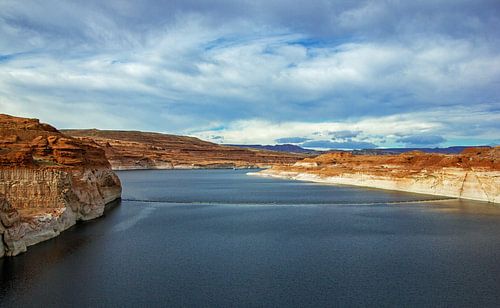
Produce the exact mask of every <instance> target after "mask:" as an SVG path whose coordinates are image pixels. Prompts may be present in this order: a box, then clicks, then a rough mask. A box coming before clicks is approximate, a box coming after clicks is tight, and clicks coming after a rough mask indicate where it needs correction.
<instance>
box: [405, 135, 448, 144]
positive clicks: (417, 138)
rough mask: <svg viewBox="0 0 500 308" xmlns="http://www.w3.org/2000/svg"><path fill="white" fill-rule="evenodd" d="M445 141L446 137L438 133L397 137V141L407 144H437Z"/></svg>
mask: <svg viewBox="0 0 500 308" xmlns="http://www.w3.org/2000/svg"><path fill="white" fill-rule="evenodd" d="M444 141H446V139H444V138H443V137H441V136H436V135H412V136H406V137H402V138H399V139H397V142H400V143H404V144H405V145H407V146H436V145H439V144H440V143H443V142H444Z"/></svg>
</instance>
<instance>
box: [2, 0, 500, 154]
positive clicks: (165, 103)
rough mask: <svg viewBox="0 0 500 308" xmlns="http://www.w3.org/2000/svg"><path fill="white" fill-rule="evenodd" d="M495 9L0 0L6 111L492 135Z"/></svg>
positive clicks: (350, 133) (182, 129) (256, 137)
mask: <svg viewBox="0 0 500 308" xmlns="http://www.w3.org/2000/svg"><path fill="white" fill-rule="evenodd" d="M499 16H500V6H499V5H498V3H496V2H495V1H486V0H485V1H474V2H470V1H455V2H454V3H453V7H451V5H450V4H449V3H447V2H440V3H435V2H434V1H418V2H415V3H413V2H412V3H409V2H400V1H394V2H387V1H358V2H349V1H347V2H346V1H321V0H318V1H315V0H312V1H306V2H296V3H293V4H290V2H289V1H285V0H278V1H272V2H269V1H260V0H257V1H233V0H231V1H229V0H217V1H211V2H210V4H208V3H206V4H205V3H200V2H199V1H194V0H186V1H181V2H175V3H173V2H170V1H151V2H149V1H141V2H135V1H106V2H105V3H103V2H101V1H72V2H60V1H44V3H43V4H41V3H39V2H36V1H23V2H22V3H21V2H19V1H2V2H1V3H0V109H1V111H2V112H7V113H13V114H17V115H21V116H31V117H39V118H42V119H43V120H44V121H48V122H51V123H53V124H54V125H56V126H59V127H99V128H119V129H142V130H153V131H163V132H171V133H179V134H192V135H197V136H205V138H210V136H211V135H212V136H214V135H217V136H222V137H224V141H227V142H231V143H243V142H247V141H248V142H251V143H273V142H275V141H276V142H279V141H278V139H281V138H292V137H295V136H301V138H309V139H312V140H310V141H317V140H324V139H325V138H327V137H328V136H330V137H333V138H335V141H350V140H347V139H352V141H356V142H368V143H373V144H384V145H401V144H402V143H401V142H399V141H398V138H400V137H398V136H397V135H396V134H403V136H409V135H410V134H412V133H413V134H430V135H439V136H443V138H445V139H446V141H445V142H444V144H446V142H448V143H450V142H451V143H453V142H461V143H463V142H464V141H467V142H483V141H484V140H485V141H486V142H487V143H488V140H490V141H489V142H491V140H493V139H495V138H496V136H498V134H499V130H500V128H499V126H498V123H499V122H498V121H497V120H498V118H499V109H498V104H499V101H498V100H499V97H500V88H499V87H498V86H497V85H498V84H499V83H500V56H499V54H500V53H499V50H500V35H499V34H500V33H499V31H498V29H500V17H499ZM384 121H389V122H384ZM390 121H394V122H390ZM403 122H404V123H406V124H408V125H409V127H411V128H413V129H415V130H414V131H413V132H411V131H408V129H406V128H404V127H402V125H401V123H403ZM366 123H370V125H374V127H372V126H370V125H366ZM295 124H297V127H293V125H295ZM255 125H262V127H256V126H255ZM221 127H222V128H221ZM283 127H286V128H287V130H284V129H282V128H283ZM238 129H241V131H238ZM271 129H273V130H275V131H271ZM315 132H316V133H317V134H316V135H314V133H315ZM331 132H333V134H331V135H329V134H330V133H331ZM356 133H357V134H356ZM238 138H239V139H238ZM491 138H493V139H491ZM219 140H221V139H219ZM303 141H306V140H303Z"/></svg>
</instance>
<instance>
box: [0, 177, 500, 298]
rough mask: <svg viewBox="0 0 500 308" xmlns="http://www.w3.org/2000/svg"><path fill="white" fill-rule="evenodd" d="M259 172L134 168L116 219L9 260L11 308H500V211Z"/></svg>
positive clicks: (4, 282)
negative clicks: (254, 174)
mask: <svg viewBox="0 0 500 308" xmlns="http://www.w3.org/2000/svg"><path fill="white" fill-rule="evenodd" d="M246 172H247V171H241V170H186V171H127V172H120V173H119V176H120V178H121V179H122V182H123V186H124V193H123V196H124V200H123V201H122V203H121V205H119V206H116V207H114V208H112V209H110V210H109V211H107V212H106V215H105V217H103V218H102V219H98V220H95V221H92V222H88V223H82V224H79V225H77V226H75V227H73V228H71V229H70V230H68V231H66V232H65V233H63V234H62V235H61V236H60V237H58V238H56V239H53V240H50V241H47V242H45V243H42V244H39V245H36V246H33V247H31V248H30V249H29V251H28V253H26V254H23V255H21V256H18V257H15V258H7V259H3V260H0V306H2V307H23V306H46V307H52V306H93V307H95V306H119V307H121V306H143V305H149V306H151V305H152V306H169V307H174V306H198V307H199V306H201V307H208V306H211V307H234V306H282V307H292V306H296V307H298V306H301V307H304V306H309V307H318V306H450V307H458V306H469V307H470V306H474V307H476V306H498V305H500V240H499V239H500V208H499V207H496V206H492V205H488V204H485V203H481V202H472V201H458V200H442V201H431V202H425V201H422V200H432V199H436V197H433V196H426V195H416V194H406V193H398V192H390V191H382V190H374V189H364V188H355V187H347V186H341V187H340V186H328V185H317V184H312V183H303V182H292V181H286V180H274V179H265V178H258V177H250V176H246V175H245V173H246ZM408 201H411V202H408Z"/></svg>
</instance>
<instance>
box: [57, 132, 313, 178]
mask: <svg viewBox="0 0 500 308" xmlns="http://www.w3.org/2000/svg"><path fill="white" fill-rule="evenodd" d="M63 132H64V133H66V134H68V135H70V136H73V137H75V138H79V139H81V140H84V141H91V142H95V143H97V144H99V145H100V146H101V147H102V148H103V149H104V151H105V152H106V156H107V158H108V159H109V161H110V163H111V166H112V167H113V169H115V170H129V169H193V168H251V167H268V166H270V165H274V164H283V163H293V162H296V161H298V160H301V159H303V158H305V157H308V156H310V155H308V154H298V153H285V152H277V151H267V150H257V149H246V148H240V147H234V146H223V145H218V144H215V143H211V142H207V141H203V140H200V139H198V138H194V137H186V136H176V135H167V134H160V133H148V132H138V131H112V130H96V129H89V130H64V131H63Z"/></svg>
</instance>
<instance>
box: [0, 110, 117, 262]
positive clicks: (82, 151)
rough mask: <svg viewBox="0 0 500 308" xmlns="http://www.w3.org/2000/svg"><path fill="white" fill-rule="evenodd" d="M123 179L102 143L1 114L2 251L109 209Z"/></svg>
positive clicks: (52, 234) (17, 249)
mask: <svg viewBox="0 0 500 308" xmlns="http://www.w3.org/2000/svg"><path fill="white" fill-rule="evenodd" d="M120 196H121V184H120V180H119V179H118V177H117V176H116V175H115V174H114V173H113V171H112V170H111V166H110V164H109V162H108V161H107V159H106V157H105V154H104V151H103V150H102V149H100V148H99V147H98V146H97V145H95V144H92V143H89V142H84V141H81V140H78V139H75V138H72V137H69V136H66V135H64V134H62V133H60V132H59V131H58V130H57V129H55V128H54V127H52V126H50V125H48V124H43V123H40V122H39V121H38V120H36V119H25V118H18V117H12V116H8V115H0V220H1V225H0V233H1V235H2V236H1V237H2V238H1V239H2V241H1V244H0V256H3V255H6V256H15V255H17V254H19V253H21V252H24V251H26V249H27V247H28V246H30V245H33V244H36V243H39V242H41V241H44V240H47V239H49V238H52V237H55V236H57V235H58V234H59V233H60V232H61V231H64V230H66V229H67V228H69V227H71V226H72V225H74V224H75V223H76V221H78V220H89V219H93V218H96V217H99V216H101V215H102V214H103V212H104V208H105V205H106V204H108V203H109V202H111V201H113V200H116V199H118V198H120Z"/></svg>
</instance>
